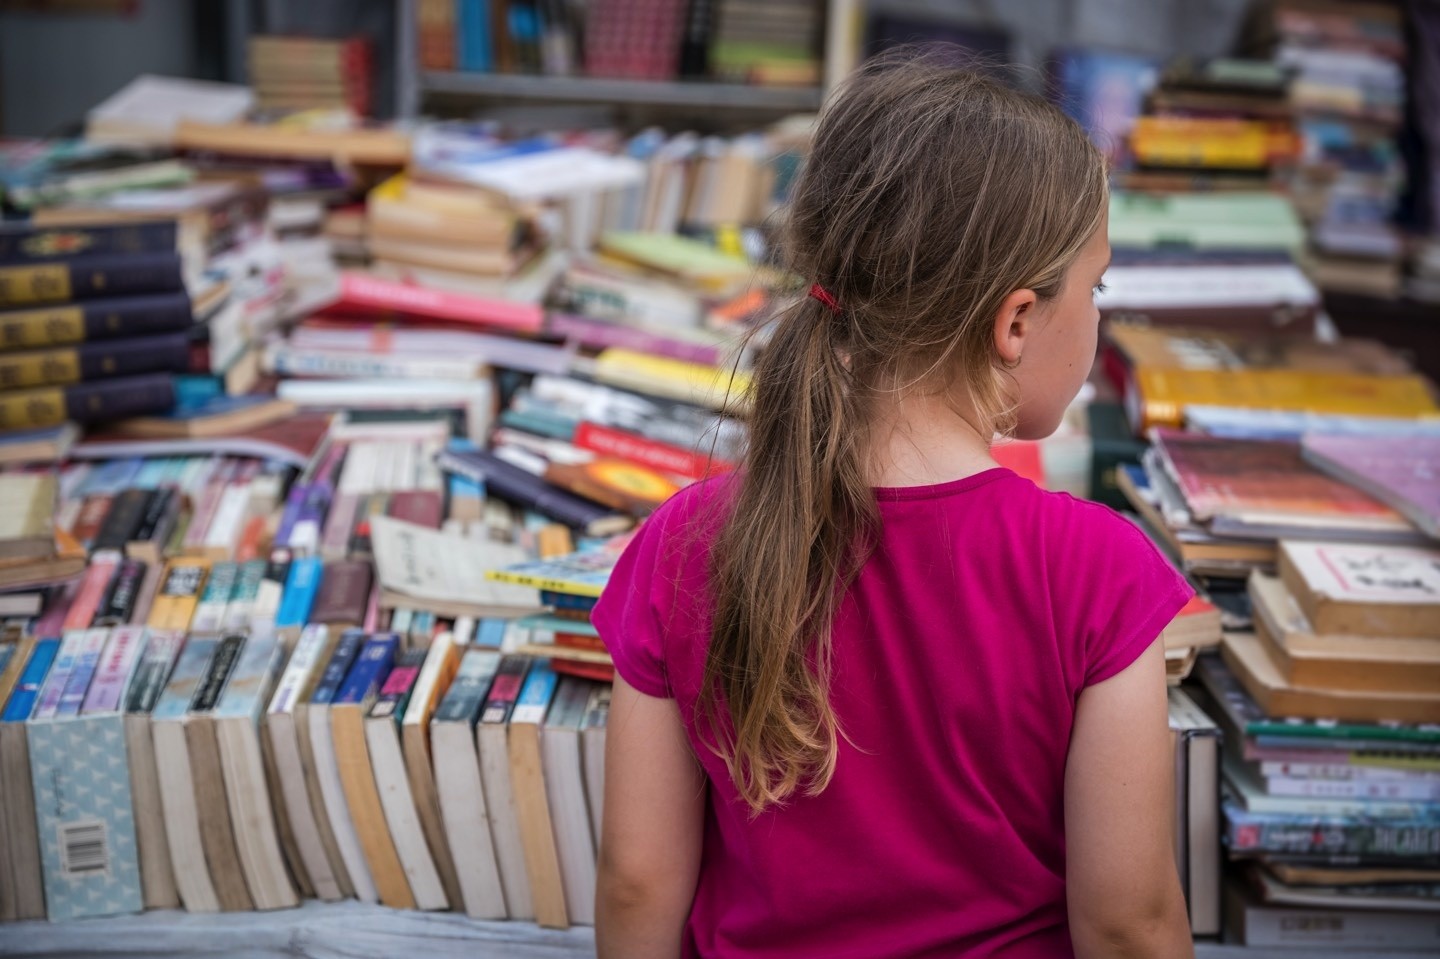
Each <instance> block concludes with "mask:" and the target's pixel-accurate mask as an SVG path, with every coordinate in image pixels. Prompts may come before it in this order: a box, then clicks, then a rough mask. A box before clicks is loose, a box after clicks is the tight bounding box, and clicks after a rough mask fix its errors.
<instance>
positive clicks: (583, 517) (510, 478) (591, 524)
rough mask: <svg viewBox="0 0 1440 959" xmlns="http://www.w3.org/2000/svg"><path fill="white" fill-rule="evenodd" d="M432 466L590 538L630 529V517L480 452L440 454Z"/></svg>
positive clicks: (450, 451) (631, 523)
mask: <svg viewBox="0 0 1440 959" xmlns="http://www.w3.org/2000/svg"><path fill="white" fill-rule="evenodd" d="M435 462H436V464H437V465H439V467H440V468H441V469H442V470H446V471H448V472H451V473H458V474H459V475H461V476H464V477H466V478H468V479H471V480H474V481H475V482H477V483H482V484H484V486H485V491H486V492H487V493H493V494H494V495H496V496H498V497H500V498H501V499H506V500H510V501H511V502H513V503H518V504H519V505H521V506H524V507H527V508H529V509H533V510H535V511H536V512H538V513H543V514H545V515H546V516H549V517H550V518H551V519H555V520H558V521H559V522H561V523H564V524H566V525H567V526H573V527H575V528H577V529H580V530H584V531H585V532H586V533H587V534H588V535H590V536H604V535H607V534H609V533H615V532H623V531H624V530H626V529H629V528H630V527H631V526H632V525H634V520H633V519H632V518H631V517H628V516H623V515H621V514H619V513H616V512H615V511H614V510H611V509H609V508H607V507H604V506H598V505H596V504H595V503H592V502H590V501H589V500H587V499H581V498H580V497H579V496H576V495H574V494H573V493H568V492H566V491H565V490H562V489H559V488H557V487H555V486H552V485H551V484H550V483H547V482H545V481H544V480H543V479H541V478H540V477H538V476H536V475H535V474H533V473H527V472H526V471H525V470H523V469H521V468H520V467H518V466H515V465H514V464H511V463H507V462H505V461H504V460H502V459H500V457H498V456H495V455H493V454H491V453H486V452H484V451H482V450H470V451H464V452H462V451H459V450H443V451H442V452H441V453H440V454H439V455H438V456H436V457H435Z"/></svg>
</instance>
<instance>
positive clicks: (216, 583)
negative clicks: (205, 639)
mask: <svg viewBox="0 0 1440 959" xmlns="http://www.w3.org/2000/svg"><path fill="white" fill-rule="evenodd" d="M238 573H239V567H238V566H236V565H235V564H234V563H216V564H215V565H214V566H212V567H210V576H209V578H208V579H207V580H206V581H205V590H204V592H203V593H202V594H201V596H200V602H199V604H198V605H197V606H196V607H195V615H194V616H192V617H191V619H190V631H191V632H192V633H215V632H219V631H220V621H221V620H222V619H223V618H224V616H225V605H226V604H227V603H229V602H230V594H231V592H233V591H234V589H235V579H236V575H237V574H238Z"/></svg>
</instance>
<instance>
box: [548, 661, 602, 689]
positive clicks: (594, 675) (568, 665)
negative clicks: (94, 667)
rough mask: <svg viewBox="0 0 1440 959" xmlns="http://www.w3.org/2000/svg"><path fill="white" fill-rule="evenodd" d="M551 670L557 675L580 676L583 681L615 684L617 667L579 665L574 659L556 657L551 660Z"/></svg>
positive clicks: (592, 664) (589, 664)
mask: <svg viewBox="0 0 1440 959" xmlns="http://www.w3.org/2000/svg"><path fill="white" fill-rule="evenodd" d="M550 668H551V669H552V670H554V671H555V672H557V673H564V674H566V675H569V676H579V677H580V678H581V679H596V680H599V681H600V682H602V683H613V682H614V681H615V667H614V666H606V665H604V664H602V663H579V662H576V661H575V660H573V659H560V658H559V657H556V658H555V659H552V660H550Z"/></svg>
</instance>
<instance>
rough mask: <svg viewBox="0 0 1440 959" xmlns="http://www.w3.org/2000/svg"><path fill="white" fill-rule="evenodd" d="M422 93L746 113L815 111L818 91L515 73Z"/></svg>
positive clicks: (438, 77) (429, 86) (472, 76)
mask: <svg viewBox="0 0 1440 959" xmlns="http://www.w3.org/2000/svg"><path fill="white" fill-rule="evenodd" d="M420 88H421V90H422V91H424V92H428V93H444V94H451V95H470V96H481V97H494V98H501V97H516V98H522V99H529V100H555V101H569V102H595V103H637V104H650V105H659V106H684V107H701V108H703V107H736V108H741V109H746V110H757V109H769V110H776V111H782V112H783V111H799V110H814V109H816V108H817V107H819V106H820V99H821V96H822V94H823V91H822V90H821V89H820V88H819V87H762V86H751V85H746V84H742V83H706V82H703V81H675V82H664V81H654V80H608V79H604V78H597V77H583V76H577V77H547V76H532V75H528V74H513V73H458V72H457V73H434V72H431V73H422V74H421V75H420Z"/></svg>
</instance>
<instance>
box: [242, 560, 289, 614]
mask: <svg viewBox="0 0 1440 959" xmlns="http://www.w3.org/2000/svg"><path fill="white" fill-rule="evenodd" d="M292 562H293V561H292V559H291V554H290V551H289V550H285V549H277V550H274V551H272V552H271V554H270V558H269V560H267V561H266V563H265V577H264V578H263V579H262V580H261V581H260V591H259V592H258V593H256V594H255V605H254V607H253V608H252V609H251V611H250V622H251V623H252V624H253V625H255V626H260V625H264V624H269V625H272V626H273V625H274V624H275V618H276V617H277V616H278V615H279V614H280V605H281V604H282V603H283V602H284V601H285V583H286V581H287V579H288V578H289V576H290V566H291V564H292Z"/></svg>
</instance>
